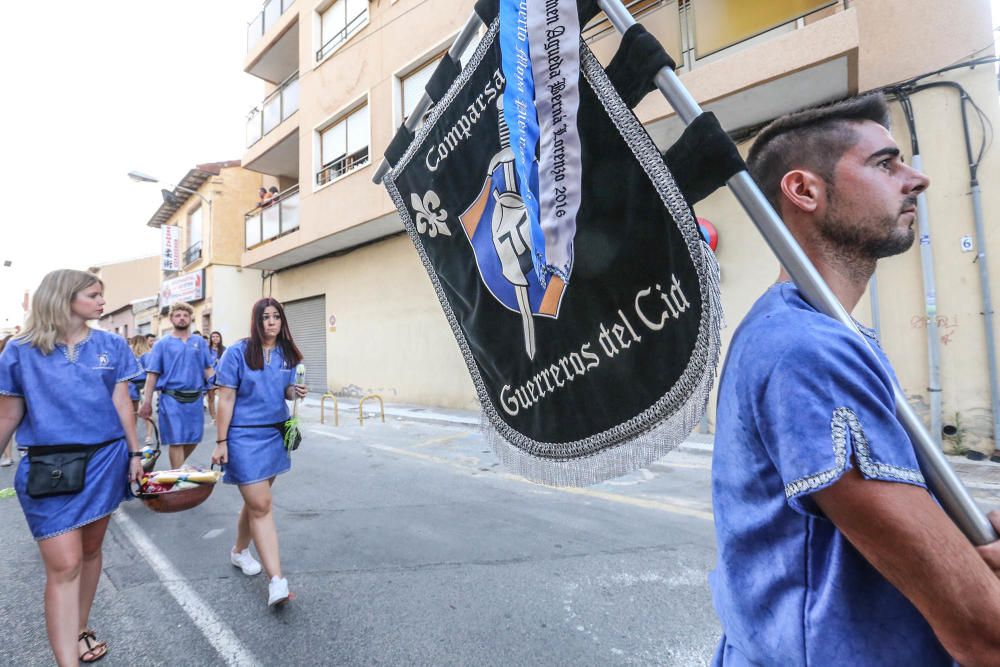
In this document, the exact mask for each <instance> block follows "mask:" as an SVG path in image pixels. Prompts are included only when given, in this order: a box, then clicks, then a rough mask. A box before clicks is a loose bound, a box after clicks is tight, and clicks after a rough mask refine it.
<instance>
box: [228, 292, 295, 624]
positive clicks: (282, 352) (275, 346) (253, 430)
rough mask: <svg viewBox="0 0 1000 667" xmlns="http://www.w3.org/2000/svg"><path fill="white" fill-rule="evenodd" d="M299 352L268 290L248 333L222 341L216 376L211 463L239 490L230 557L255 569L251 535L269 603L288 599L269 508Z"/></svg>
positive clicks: (283, 459) (281, 466)
mask: <svg viewBox="0 0 1000 667" xmlns="http://www.w3.org/2000/svg"><path fill="white" fill-rule="evenodd" d="M301 360H302V353H301V352H299V349H298V348H297V347H296V346H295V342H294V341H293V340H292V332H291V331H290V330H289V328H288V322H287V321H286V320H285V311H284V309H283V308H282V307H281V304H280V303H278V302H277V301H275V300H274V299H270V298H265V299H261V300H259V301H258V302H257V303H255V304H254V306H253V314H252V318H251V324H250V337H249V338H244V339H243V340H241V341H239V342H237V343H235V344H234V345H231V346H230V347H228V348H227V349H226V351H225V353H224V354H223V355H222V359H221V360H220V362H219V368H218V374H217V376H216V386H217V387H218V389H217V391H218V394H219V397H218V398H219V406H218V408H217V410H216V424H217V427H218V434H219V435H218V437H219V439H218V441H216V446H215V451H214V452H213V453H212V463H219V464H223V465H225V471H226V476H225V477H224V478H223V479H224V481H225V482H226V483H228V484H237V485H239V488H240V493H241V494H242V496H243V509H242V510H241V511H240V518H239V522H238V523H237V527H236V545H235V546H234V547H233V550H232V552H231V553H230V562H232V564H233V565H234V566H236V567H238V568H240V569H241V570H242V571H243V573H244V574H246V575H255V574H257V573H259V572H260V570H261V566H260V563H258V562H257V560H256V559H254V557H253V555H251V553H250V541H251V539H252V540H253V543H254V545H256V547H257V554H258V555H259V556H260V559H261V561H263V563H264V570H265V571H266V572H267V574H268V576H269V577H270V582H269V584H268V599H267V604H268V606H274V605H278V604H284V603H285V602H287V601H288V599H289V592H288V580H287V579H285V577H284V575H283V574H282V572H281V559H280V557H279V552H278V531H277V528H276V526H275V523H274V514H273V513H272V511H271V485H272V484H274V478H275V477H276V476H278V475H280V474H282V473H284V472H288V470H289V469H290V468H291V467H292V461H291V456H290V453H289V452H288V451H287V450H286V449H285V443H284V437H283V430H282V426H283V425H284V423H285V421H286V420H288V417H289V414H288V404H287V403H286V402H285V401H291V400H293V399H295V398H303V397H305V395H306V391H307V389H306V387H305V385H297V384H294V381H295V367H296V365H298V363H299V362H300V361H301Z"/></svg>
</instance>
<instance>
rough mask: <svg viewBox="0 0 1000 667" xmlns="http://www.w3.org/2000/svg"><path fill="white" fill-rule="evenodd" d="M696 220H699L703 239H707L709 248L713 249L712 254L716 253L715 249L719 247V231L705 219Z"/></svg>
mask: <svg viewBox="0 0 1000 667" xmlns="http://www.w3.org/2000/svg"><path fill="white" fill-rule="evenodd" d="M696 219H697V220H698V229H699V230H701V238H703V239H705V242H706V243H708V247H709V248H711V249H712V252H715V249H716V248H718V247H719V230H717V229H716V228H715V225H713V224H712V223H711V222H709V221H708V220H706V219H705V218H696Z"/></svg>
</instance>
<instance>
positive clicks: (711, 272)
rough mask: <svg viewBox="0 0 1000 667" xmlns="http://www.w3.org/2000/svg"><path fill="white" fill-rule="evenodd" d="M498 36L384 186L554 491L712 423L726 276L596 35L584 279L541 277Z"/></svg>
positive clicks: (586, 144)
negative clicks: (612, 76)
mask: <svg viewBox="0 0 1000 667" xmlns="http://www.w3.org/2000/svg"><path fill="white" fill-rule="evenodd" d="M497 31H498V26H497V21H494V22H493V24H492V25H491V26H490V30H489V32H488V33H487V34H486V36H485V37H484V38H483V40H482V42H481V43H480V45H479V48H478V49H477V51H476V53H475V55H474V56H473V58H472V60H471V62H470V63H469V64H468V65H467V66H466V68H465V69H463V70H462V71H461V73H460V74H459V75H458V76H457V78H456V79H455V80H454V82H453V83H452V84H451V86H450V87H449V88H448V89H447V92H446V93H445V94H444V96H443V97H442V98H441V99H440V100H438V101H437V104H436V105H435V106H434V109H433V111H432V112H431V114H430V115H429V116H428V117H427V119H426V120H425V122H424V124H423V125H422V126H421V127H420V129H419V130H418V131H417V133H416V136H415V138H414V139H413V141H412V142H411V143H410V145H409V147H408V148H406V150H405V152H403V153H402V156H401V157H400V158H399V159H398V160H397V163H396V164H395V165H394V166H393V168H392V170H391V171H390V172H389V174H387V175H386V177H385V179H384V182H385V184H386V187H387V189H388V191H389V193H390V195H391V196H392V198H393V201H394V202H395V203H396V206H397V208H398V209H399V212H400V215H401V217H402V219H403V222H404V224H405V226H406V229H407V231H408V232H409V234H410V237H411V239H412V240H413V243H414V245H415V246H416V248H417V251H418V252H419V254H420V257H421V259H422V260H423V262H424V265H425V267H426V268H427V271H428V274H429V276H430V278H431V281H432V282H433V284H434V287H435V289H436V291H437V294H438V297H439V299H440V301H441V305H442V307H443V308H444V311H445V313H446V315H447V317H448V320H449V322H450V323H451V326H452V329H453V331H454V333H455V337H456V339H457V341H458V344H459V346H460V348H461V350H462V353H463V355H464V357H465V360H466V363H467V364H468V367H469V371H470V373H471V374H472V378H473V380H474V383H475V386H476V390H477V393H478V397H479V400H480V402H481V404H482V407H483V411H484V414H485V416H486V421H488V426H489V428H488V432H489V434H490V435H491V442H492V444H493V446H494V448H495V449H496V451H497V453H498V454H499V455H500V457H501V459H502V460H503V461H504V463H505V464H506V465H508V466H510V467H511V468H513V469H514V470H515V471H517V472H519V473H521V474H524V475H526V476H527V477H529V478H531V479H535V480H538V481H542V482H546V483H552V484H573V485H579V484H589V483H594V482H597V481H600V480H602V479H606V478H608V477H612V476H617V475H621V474H624V473H626V472H629V471H631V470H634V469H636V468H638V467H640V466H641V465H643V464H645V463H648V462H650V461H651V460H654V459H656V458H658V457H659V456H661V455H663V454H664V453H666V452H667V451H669V449H671V448H672V447H673V446H675V445H676V444H677V443H679V442H680V441H681V440H683V439H684V438H685V437H686V436H687V435H688V434H689V433H690V432H691V430H692V429H693V428H694V427H695V426H696V425H697V423H698V420H699V419H700V418H701V415H702V414H703V412H704V408H705V404H706V402H707V399H708V395H709V391H710V389H711V385H712V382H713V379H714V374H715V366H716V363H717V360H718V353H719V335H718V329H719V319H720V314H721V308H720V306H719V295H718V281H717V271H718V269H717V266H716V264H715V259H714V257H713V256H712V255H711V253H710V251H709V250H708V248H707V247H706V246H705V245H704V243H703V242H702V240H701V236H700V234H699V231H698V228H697V225H696V222H695V220H694V217H693V215H692V213H691V209H690V207H689V206H688V204H687V202H686V201H685V200H684V196H683V195H682V194H681V192H680V190H679V189H678V188H677V186H676V184H675V182H674V179H673V177H672V176H671V174H670V173H669V171H668V169H667V167H666V165H665V164H664V161H663V159H662V157H661V156H660V154H659V152H658V151H657V149H656V147H655V145H654V144H653V142H652V140H651V139H650V137H649V135H648V134H647V133H646V131H645V130H644V129H643V127H642V126H641V124H640V123H639V122H638V120H637V119H636V118H635V116H634V114H633V113H632V111H631V110H630V109H629V108H628V106H627V105H626V104H625V103H624V102H623V101H622V99H621V97H620V96H619V94H618V92H617V91H616V90H615V88H614V87H613V86H612V84H611V82H610V81H609V79H608V77H607V75H606V73H605V72H604V70H603V69H602V68H601V66H600V64H599V63H598V62H597V60H596V59H595V58H594V57H593V55H592V54H591V53H590V51H589V50H588V49H587V48H586V46H585V45H583V43H582V41H581V73H580V82H579V87H580V106H579V113H578V117H577V122H578V129H579V134H580V142H581V146H582V164H580V165H577V166H576V167H575V168H576V169H579V170H581V172H582V201H581V204H580V208H579V212H578V214H577V216H576V234H575V238H574V241H573V253H574V261H573V270H572V275H571V277H570V278H569V281H568V282H566V281H563V280H562V279H561V278H559V277H557V276H551V277H549V279H548V281H547V284H545V285H542V284H541V282H540V280H539V278H538V276H537V275H536V271H535V270H534V269H533V266H532V256H531V252H532V245H531V243H532V241H531V234H530V232H529V230H528V223H527V221H526V216H525V214H524V204H523V202H522V199H521V196H520V194H519V193H518V190H517V179H516V177H515V175H514V171H513V154H512V152H511V150H510V145H509V139H508V131H507V128H506V124H505V123H504V121H503V113H502V108H501V106H502V104H503V101H502V100H503V95H502V92H503V89H504V86H505V83H506V82H505V80H504V76H503V73H502V69H501V58H500V44H499V40H498V39H497ZM568 168H573V166H572V165H570V166H569V167H568Z"/></svg>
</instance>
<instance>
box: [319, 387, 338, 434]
mask: <svg viewBox="0 0 1000 667" xmlns="http://www.w3.org/2000/svg"><path fill="white" fill-rule="evenodd" d="M328 398H332V399H333V425H334V426H340V408H339V407H338V405H337V397H336V396H334V395H333V394H331V393H330V392H326V393H325V394H323V397H322V398H320V399H319V423H320V424H325V423H326V399H328Z"/></svg>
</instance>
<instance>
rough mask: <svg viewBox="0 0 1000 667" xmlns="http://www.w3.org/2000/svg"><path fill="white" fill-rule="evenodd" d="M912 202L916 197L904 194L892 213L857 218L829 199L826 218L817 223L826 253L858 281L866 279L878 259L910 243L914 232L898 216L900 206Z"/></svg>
mask: <svg viewBox="0 0 1000 667" xmlns="http://www.w3.org/2000/svg"><path fill="white" fill-rule="evenodd" d="M831 194H832V193H831ZM828 197H829V194H828ZM915 205H916V197H907V198H906V199H905V200H904V201H903V203H902V204H901V205H900V210H899V211H898V212H896V213H895V214H892V215H875V214H872V213H867V214H864V215H862V216H860V217H859V216H857V215H854V216H851V215H847V214H845V213H843V212H842V211H841V210H840V207H839V206H837V204H836V203H834V202H833V201H832V200H831V201H830V205H829V208H828V210H827V215H826V217H825V218H824V219H823V220H821V221H820V222H819V224H818V230H819V232H820V236H821V237H822V238H823V240H824V241H825V245H826V248H825V250H826V253H827V254H828V255H829V256H830V257H831V258H833V259H835V260H836V263H838V264H840V265H842V266H843V268H845V269H846V270H847V271H849V272H850V273H851V274H852V275H854V276H855V277H857V278H858V279H859V280H860V279H863V280H868V278H870V277H871V274H872V272H873V271H874V270H875V263H876V262H877V261H878V260H880V259H883V258H886V257H892V256H894V255H900V254H902V253H904V252H906V251H907V250H909V249H910V248H911V247H912V246H913V241H914V240H915V238H916V232H915V231H914V230H913V226H912V224H911V225H910V226H908V227H902V228H901V227H900V226H899V217H900V216H901V215H902V210H903V209H904V208H907V207H910V206H915Z"/></svg>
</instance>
